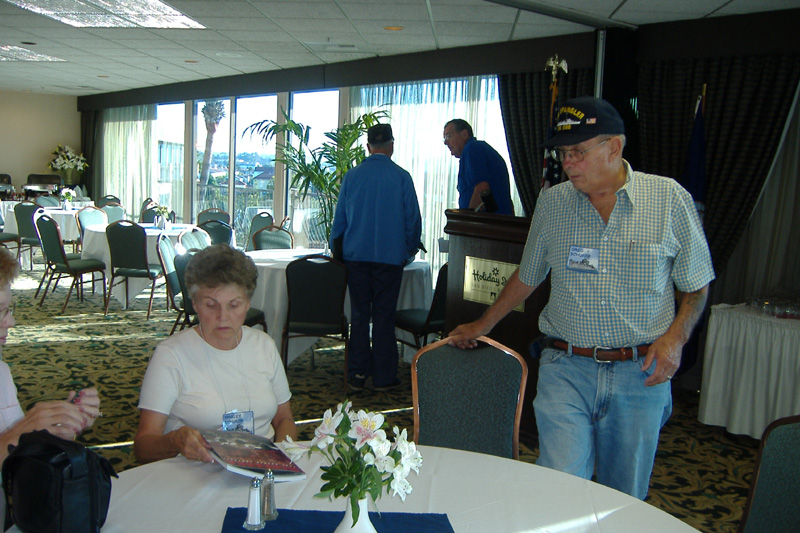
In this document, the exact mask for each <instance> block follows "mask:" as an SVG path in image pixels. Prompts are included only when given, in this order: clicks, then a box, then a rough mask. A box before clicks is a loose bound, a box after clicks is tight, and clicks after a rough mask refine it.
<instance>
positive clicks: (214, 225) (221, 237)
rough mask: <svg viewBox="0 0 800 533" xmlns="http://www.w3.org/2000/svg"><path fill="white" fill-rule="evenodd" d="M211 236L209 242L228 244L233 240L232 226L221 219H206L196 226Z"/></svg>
mask: <svg viewBox="0 0 800 533" xmlns="http://www.w3.org/2000/svg"><path fill="white" fill-rule="evenodd" d="M198 227H199V228H201V229H203V231H205V232H206V233H208V236H209V237H210V238H211V244H227V245H230V244H231V241H232V240H233V228H232V227H231V226H230V224H228V223H226V222H223V221H221V220H206V221H205V222H203V223H202V224H200V225H199V226H198Z"/></svg>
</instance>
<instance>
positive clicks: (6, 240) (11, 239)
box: [0, 212, 19, 260]
mask: <svg viewBox="0 0 800 533" xmlns="http://www.w3.org/2000/svg"><path fill="white" fill-rule="evenodd" d="M5 225H6V222H5V220H3V213H1V212H0V245H2V246H5V247H6V248H8V244H10V243H14V244H16V245H17V254H16V255H17V260H19V234H17V233H11V232H7V231H2V230H3V229H5Z"/></svg>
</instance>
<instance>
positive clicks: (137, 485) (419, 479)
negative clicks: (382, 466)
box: [103, 446, 695, 533]
mask: <svg viewBox="0 0 800 533" xmlns="http://www.w3.org/2000/svg"><path fill="white" fill-rule="evenodd" d="M419 450H420V452H421V453H422V457H423V464H422V467H421V468H420V473H419V475H417V474H415V473H413V472H412V473H411V474H410V475H409V478H408V479H409V482H410V483H411V485H412V487H413V492H412V493H411V494H409V495H408V496H407V497H406V501H405V502H403V501H401V500H400V498H399V497H394V498H392V497H391V496H389V495H387V494H386V493H385V492H384V494H383V496H382V498H381V499H380V500H378V505H379V508H380V510H381V511H387V512H407V513H445V514H447V516H448V519H449V520H450V523H451V525H452V526H453V529H454V530H455V531H457V532H461V531H475V532H477V531H480V532H484V531H485V532H492V533H494V532H516V531H520V532H521V531H570V532H594V531H606V532H607V531H614V532H616V533H624V532H635V533H639V532H641V531H645V530H646V531H648V532H650V533H653V532H660V531H663V532H680V531H695V530H694V529H693V528H691V527H690V526H689V525H687V524H685V523H683V522H681V521H680V520H678V519H677V518H675V517H673V516H671V515H669V514H667V513H665V512H663V511H661V510H660V509H657V508H655V507H653V506H651V505H649V504H647V503H644V502H642V501H640V500H637V499H635V498H633V497H631V496H628V495H627V494H623V493H621V492H618V491H616V490H614V489H610V488H608V487H605V486H603V485H599V484H597V483H594V482H592V481H587V480H584V479H581V478H578V477H575V476H571V475H568V474H564V473H561V472H557V471H555V470H550V469H547V468H542V467H539V466H535V465H532V464H528V463H523V462H520V461H513V460H510V459H503V458H500V457H494V456H490V455H484V454H478V453H473V452H464V451H460V450H451V449H446V448H435V447H430V446H420V447H419ZM321 460H322V456H321V454H318V453H316V454H314V455H313V456H312V457H311V458H310V459H309V458H307V457H306V456H304V457H303V459H301V460H300V461H298V465H299V466H300V467H301V468H302V469H303V470H304V471H305V472H306V474H307V475H308V477H307V479H305V480H302V481H294V482H289V483H279V484H276V487H275V497H276V502H277V506H278V509H309V510H321V511H343V510H344V505H345V502H344V501H343V500H334V501H332V502H331V501H328V500H326V499H318V498H314V497H313V496H314V494H315V493H317V492H318V490H319V488H320V487H321V486H322V481H321V479H320V474H321V471H320V470H319V466H320V464H321ZM112 482H113V486H112V491H111V507H110V510H109V513H108V519H107V521H106V524H105V526H104V527H103V533H111V532H123V531H125V532H127V531H173V532H181V531H191V532H196V533H201V532H209V533H219V532H220V531H221V528H222V521H223V519H224V517H225V513H226V510H227V508H228V507H247V495H248V486H249V484H250V478H249V477H246V476H241V475H238V474H234V473H232V472H228V471H226V470H223V469H222V467H220V466H219V465H216V464H206V463H198V462H192V461H187V460H186V459H184V458H183V457H176V458H173V459H167V460H164V461H158V462H156V463H151V464H149V465H145V466H140V467H137V468H134V469H131V470H127V471H125V472H122V473H121V474H120V477H119V479H114V480H112ZM370 510H374V509H373V507H372V504H370ZM278 520H280V516H279V517H278ZM265 531H269V529H266V530H265Z"/></svg>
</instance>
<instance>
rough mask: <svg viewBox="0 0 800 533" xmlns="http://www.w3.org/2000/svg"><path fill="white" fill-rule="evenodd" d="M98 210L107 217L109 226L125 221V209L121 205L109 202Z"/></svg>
mask: <svg viewBox="0 0 800 533" xmlns="http://www.w3.org/2000/svg"><path fill="white" fill-rule="evenodd" d="M100 209H102V210H103V212H104V213H105V214H106V216H107V217H108V223H109V224H111V223H112V222H119V221H120V220H125V208H124V207H122V205H120V204H118V203H117V202H110V203H107V204H105V205H104V206H102V207H101V208H100Z"/></svg>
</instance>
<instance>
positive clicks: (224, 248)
mask: <svg viewBox="0 0 800 533" xmlns="http://www.w3.org/2000/svg"><path fill="white" fill-rule="evenodd" d="M185 276H186V287H187V288H188V290H189V298H190V299H192V300H194V297H195V295H196V294H197V291H198V290H200V289H201V288H209V289H215V288H217V287H220V286H222V285H237V286H239V287H241V288H242V289H244V292H245V293H246V294H247V298H248V299H250V298H252V297H253V293H254V292H255V290H256V283H257V282H258V270H257V269H256V264H255V263H254V262H253V260H252V259H251V258H249V257H247V256H246V255H245V254H244V252H242V251H240V250H237V249H235V248H231V247H230V246H228V245H227V244H214V245H213V246H209V247H208V248H204V249H202V250H200V251H199V252H197V253H196V254H194V256H193V257H192V259H191V261H189V264H188V265H187V266H186V274H185Z"/></svg>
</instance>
